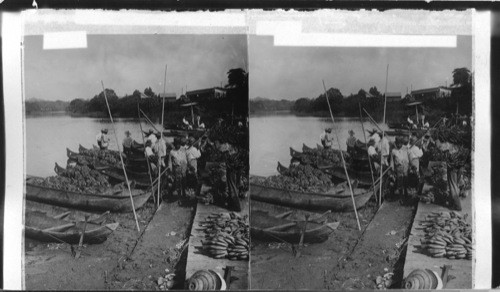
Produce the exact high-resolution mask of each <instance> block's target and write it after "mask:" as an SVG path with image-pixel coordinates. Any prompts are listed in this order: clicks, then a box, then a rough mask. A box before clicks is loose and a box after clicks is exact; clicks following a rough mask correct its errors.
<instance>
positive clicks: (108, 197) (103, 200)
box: [26, 176, 152, 213]
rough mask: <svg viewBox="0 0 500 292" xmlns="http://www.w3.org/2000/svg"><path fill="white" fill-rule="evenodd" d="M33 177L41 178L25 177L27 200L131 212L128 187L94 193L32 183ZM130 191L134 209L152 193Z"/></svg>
mask: <svg viewBox="0 0 500 292" xmlns="http://www.w3.org/2000/svg"><path fill="white" fill-rule="evenodd" d="M34 179H41V178H39V177H34V176H28V177H27V178H26V199H27V200H30V201H35V202H40V203H45V204H53V205H56V206H62V207H69V208H75V209H80V210H87V211H94V212H95V211H102V212H105V211H110V212H118V213H126V212H132V206H131V202H130V195H129V192H128V189H124V190H122V191H120V192H118V193H116V194H99V195H96V194H90V193H80V192H72V191H66V190H61V189H56V188H50V187H44V186H40V185H37V184H34V183H33V180H34ZM131 191H132V198H133V200H134V207H135V209H136V210H137V209H140V208H141V207H142V206H144V204H145V203H146V202H147V200H148V199H149V197H150V196H151V193H152V192H151V190H146V191H145V190H138V189H132V190H131Z"/></svg>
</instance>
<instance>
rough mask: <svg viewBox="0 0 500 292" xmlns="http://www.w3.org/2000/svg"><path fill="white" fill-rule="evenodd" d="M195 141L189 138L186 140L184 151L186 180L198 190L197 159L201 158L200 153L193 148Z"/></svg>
mask: <svg viewBox="0 0 500 292" xmlns="http://www.w3.org/2000/svg"><path fill="white" fill-rule="evenodd" d="M195 142H196V139H195V138H194V137H193V136H191V137H189V139H188V148H187V149H186V158H187V166H188V167H187V175H186V176H187V178H188V180H189V182H191V184H192V185H193V186H194V187H196V189H197V188H198V159H199V158H200V157H201V152H200V150H198V149H197V148H196V146H195Z"/></svg>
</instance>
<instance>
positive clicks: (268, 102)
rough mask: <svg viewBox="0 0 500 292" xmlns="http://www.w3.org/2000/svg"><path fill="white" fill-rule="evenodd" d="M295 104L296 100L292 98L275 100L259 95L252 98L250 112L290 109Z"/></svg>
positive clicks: (272, 111)
mask: <svg viewBox="0 0 500 292" xmlns="http://www.w3.org/2000/svg"><path fill="white" fill-rule="evenodd" d="M293 105H294V101H292V100H286V99H281V100H275V99H267V98H261V97H259V98H255V99H251V100H250V114H257V113H275V112H279V111H290V110H291V109H292V107H293Z"/></svg>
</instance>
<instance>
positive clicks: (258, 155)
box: [250, 115, 374, 176]
mask: <svg viewBox="0 0 500 292" xmlns="http://www.w3.org/2000/svg"><path fill="white" fill-rule="evenodd" d="M335 123H336V124H335V126H333V124H332V121H331V119H329V118H318V117H297V116H293V115H289V116H282V115H280V116H261V117H251V118H250V173H251V174H253V175H261V176H269V175H273V174H277V173H278V172H277V171H276V166H277V164H278V161H279V162H281V164H283V165H285V166H288V164H289V163H290V147H293V148H294V149H295V150H299V151H302V144H303V143H305V144H306V145H307V146H309V147H316V144H321V141H320V139H319V136H320V135H321V133H322V132H323V131H324V129H325V128H326V127H332V128H334V129H337V131H338V136H339V139H340V146H341V148H342V149H344V150H345V149H346V148H347V146H346V141H347V138H348V137H349V134H348V131H349V130H350V129H352V130H353V131H354V132H355V136H356V137H357V138H358V139H360V140H361V141H363V140H364V138H363V135H362V133H363V131H362V127H361V123H360V121H359V118H335ZM364 126H365V130H366V129H370V130H371V129H373V128H374V126H372V124H370V123H369V122H368V120H366V121H365V122H364ZM332 134H334V136H335V132H334V131H332ZM333 145H334V148H338V144H337V140H336V139H335V140H334V144H333Z"/></svg>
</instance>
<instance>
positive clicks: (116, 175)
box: [100, 168, 154, 188]
mask: <svg viewBox="0 0 500 292" xmlns="http://www.w3.org/2000/svg"><path fill="white" fill-rule="evenodd" d="M100 172H101V173H102V174H104V175H106V176H108V177H109V178H110V179H112V180H114V181H117V182H125V181H126V178H125V175H124V174H123V169H121V168H108V169H103V170H100ZM127 178H128V180H129V181H135V185H136V186H137V187H138V188H148V187H150V186H151V178H150V176H149V172H148V171H144V172H135V171H132V170H130V169H127ZM153 180H154V178H153Z"/></svg>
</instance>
